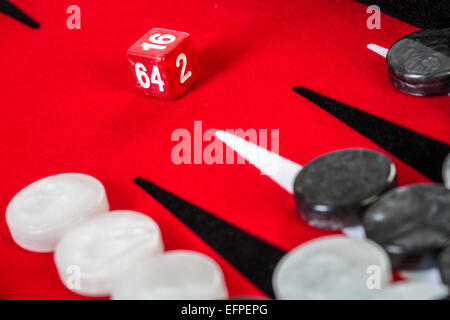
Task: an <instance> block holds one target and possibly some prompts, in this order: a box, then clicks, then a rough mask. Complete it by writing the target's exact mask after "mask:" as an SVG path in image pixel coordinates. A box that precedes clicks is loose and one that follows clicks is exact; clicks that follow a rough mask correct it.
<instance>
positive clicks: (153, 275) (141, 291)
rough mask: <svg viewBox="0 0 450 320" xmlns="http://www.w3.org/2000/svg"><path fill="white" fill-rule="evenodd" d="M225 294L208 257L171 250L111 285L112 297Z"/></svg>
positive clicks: (211, 296)
mask: <svg viewBox="0 0 450 320" xmlns="http://www.w3.org/2000/svg"><path fill="white" fill-rule="evenodd" d="M227 296H228V294H227V289H226V286H225V282H224V278H223V274H222V270H221V269H220V267H219V265H218V264H217V263H216V262H215V261H214V260H213V259H211V258H210V257H208V256H205V255H203V254H201V253H197V252H193V251H184V250H175V251H169V252H167V253H165V254H163V255H160V256H157V257H154V258H152V259H149V260H147V261H146V262H145V263H143V264H141V265H139V266H136V268H133V269H132V270H130V271H129V272H128V273H127V274H126V275H125V276H124V277H123V278H122V280H121V281H120V282H119V283H118V284H117V286H116V287H115V288H114V291H113V295H112V298H113V299H115V300H129V299H136V300H173V299H189V300H203V299H205V300H211V299H226V298H227Z"/></svg>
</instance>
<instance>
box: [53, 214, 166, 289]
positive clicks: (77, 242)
mask: <svg viewBox="0 0 450 320" xmlns="http://www.w3.org/2000/svg"><path fill="white" fill-rule="evenodd" d="M162 251H163V243H162V239H161V233H160V230H159V227H158V225H157V224H156V222H155V221H154V220H153V219H151V218H150V217H148V216H147V215H144V214H142V213H139V212H134V211H126V210H117V211H111V212H109V213H103V214H101V215H98V216H96V217H94V218H92V219H90V220H88V221H87V222H85V223H83V224H81V225H79V226H78V227H76V228H74V229H72V230H71V231H70V232H68V233H67V234H65V235H64V236H63V237H62V238H61V241H60V242H59V243H58V245H57V247H56V250H55V257H54V258H55V263H56V266H57V269H58V273H59V276H60V278H61V280H62V281H63V282H64V284H65V285H66V286H67V287H68V288H69V289H71V290H73V291H75V292H77V293H80V294H83V295H88V296H106V295H109V294H110V293H111V292H112V289H113V286H114V285H115V283H116V281H117V280H118V279H119V278H120V277H121V276H122V275H123V274H124V273H126V272H127V270H128V269H130V268H131V267H133V266H135V265H136V264H139V263H140V262H141V261H143V260H145V259H146V258H149V257H152V256H154V255H157V254H160V253H162ZM77 272H78V273H79V279H78V280H79V281H77V278H76V277H77V274H76V273H77Z"/></svg>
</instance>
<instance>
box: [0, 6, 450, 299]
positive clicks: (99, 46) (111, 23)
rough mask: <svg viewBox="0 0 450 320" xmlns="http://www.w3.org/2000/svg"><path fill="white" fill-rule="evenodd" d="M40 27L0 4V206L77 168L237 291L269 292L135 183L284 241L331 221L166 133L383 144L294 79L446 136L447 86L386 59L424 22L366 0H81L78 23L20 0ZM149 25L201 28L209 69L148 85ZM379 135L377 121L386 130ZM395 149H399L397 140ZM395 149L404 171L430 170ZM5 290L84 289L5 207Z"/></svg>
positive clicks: (195, 33)
mask: <svg viewBox="0 0 450 320" xmlns="http://www.w3.org/2000/svg"><path fill="white" fill-rule="evenodd" d="M14 4H16V5H17V6H18V7H20V8H22V9H23V10H24V11H25V12H26V13H27V14H29V15H30V16H32V17H33V18H34V19H36V20H37V21H38V22H39V23H40V24H41V27H40V28H39V29H32V28H30V27H28V26H26V25H24V24H22V23H20V22H18V21H16V20H14V19H12V18H10V17H8V16H6V15H0V30H1V32H0V88H1V89H0V147H1V150H2V157H1V158H2V159H1V161H0V178H1V181H2V183H1V184H0V206H1V207H0V211H1V212H5V209H6V206H7V204H8V202H9V201H10V199H11V198H12V197H13V196H14V194H16V193H17V192H18V191H19V190H20V189H21V188H23V187H25V186H26V185H28V184H29V183H31V182H33V181H35V180H37V179H39V178H42V177H45V176H48V175H51V174H56V173H62V172H82V173H87V174H91V175H93V176H95V177H96V178H98V179H99V180H100V181H102V182H103V183H104V185H105V188H106V191H107V194H108V197H109V200H110V205H111V208H112V209H131V210H137V211H141V212H144V213H146V214H148V215H150V216H151V217H152V218H154V219H155V220H156V221H157V222H158V224H159V225H160V228H161V230H162V235H163V238H164V243H165V247H166V249H168V250H171V249H190V250H196V251H200V252H203V253H206V254H207V255H209V256H211V257H212V258H214V259H215V260H216V261H217V262H218V263H219V264H220V265H221V267H222V268H223V271H224V274H225V278H226V283H227V286H228V290H229V293H230V295H263V293H262V292H261V291H260V290H259V289H258V288H257V287H256V286H255V285H254V284H253V283H252V282H251V281H249V280H248V279H247V278H246V277H245V276H243V275H242V274H241V273H240V272H239V271H238V270H237V269H236V268H234V267H233V266H232V265H231V264H229V263H228V262H227V261H226V260H225V259H224V258H223V257H221V256H220V255H219V254H218V253H217V252H215V251H214V250H213V249H212V248H211V247H210V246H208V245H207V244H206V243H205V242H204V241H203V240H202V239H201V238H200V237H198V236H197V235H196V234H195V233H194V232H192V231H191V230H190V229H189V228H188V227H187V226H185V225H184V224H183V223H181V222H180V221H178V220H177V219H176V218H175V217H174V216H173V215H172V214H171V213H170V212H169V211H168V210H167V209H165V208H164V207H163V206H162V205H161V204H159V203H158V202H157V201H156V200H154V199H152V198H151V197H150V196H149V195H148V194H146V193H145V192H144V191H143V190H142V189H141V188H139V187H138V186H136V184H135V183H134V182H133V178H135V177H138V176H140V177H145V178H146V179H149V180H151V181H152V182H154V183H156V184H157V185H159V186H160V187H162V188H164V189H166V190H168V191H170V192H172V193H174V194H176V195H178V196H179V197H182V198H183V199H185V200H187V201H189V202H191V203H193V204H195V205H197V206H199V207H201V208H203V209H205V210H207V211H209V212H211V213H214V214H215V215H217V216H218V217H220V218H222V219H223V220H225V221H228V222H230V223H232V224H233V225H235V226H238V227H239V228H241V229H243V230H245V231H247V232H249V233H251V234H252V235H254V236H257V237H259V238H261V239H264V240H265V241H267V242H268V243H271V244H273V245H274V246H277V247H279V248H281V249H284V250H288V249H291V248H293V247H295V246H297V245H298V244H300V243H302V242H304V241H307V240H309V239H313V238H316V237H320V236H323V235H327V234H331V232H327V231H322V230H318V229H315V228H312V227H310V226H308V225H307V224H306V223H305V222H303V221H302V220H301V219H300V217H299V215H298V213H297V212H296V209H295V203H294V200H293V197H292V195H290V194H289V193H287V192H286V191H285V190H283V189H282V188H280V187H279V186H278V185H277V184H276V183H274V182H273V181H272V180H271V179H269V178H268V177H266V176H263V175H261V174H260V172H259V171H258V170H257V169H256V168H255V167H253V166H252V165H250V164H248V163H247V164H244V165H238V164H235V165H225V164H224V165H207V164H198V165H194V164H192V165H175V164H174V163H173V162H172V160H171V151H172V148H173V147H174V146H175V144H176V142H173V141H171V135H172V132H173V131H174V130H176V129H178V128H186V129H188V130H189V131H190V132H193V125H194V121H195V120H199V121H202V125H203V130H206V129H209V128H217V129H237V128H242V129H244V130H246V129H249V128H255V129H279V134H280V138H279V144H280V147H279V152H280V154H281V155H282V156H284V157H286V158H288V159H291V160H293V161H295V162H298V163H300V164H305V163H306V162H307V161H308V160H310V159H312V158H314V157H316V156H318V155H320V154H322V153H325V152H328V151H331V150H336V149H340V148H346V147H366V148H371V149H374V150H378V151H381V152H383V153H386V154H388V153H387V152H386V151H385V150H383V149H382V148H381V147H380V146H378V145H376V144H375V143H373V142H372V141H370V140H369V139H368V138H366V137H364V136H362V135H361V134H359V133H358V132H356V131H355V130H353V129H352V128H350V127H349V126H347V125H346V124H344V123H342V122H341V121H339V120H338V119H336V118H335V117H333V116H331V115H330V114H329V113H327V112H325V111H324V110H322V109H321V108H318V107H317V106H316V105H315V104H313V103H312V102H310V101H308V100H307V99H305V98H303V97H301V96H300V95H298V94H297V93H295V92H294V90H293V88H294V87H296V86H302V87H306V88H309V89H311V90H313V91H315V92H318V93H321V94H323V95H326V96H328V97H330V98H333V99H335V100H338V101H340V102H343V103H346V104H349V105H351V106H353V107H355V108H357V109H359V110H363V111H365V112H367V113H370V114H372V115H375V116H378V117H380V118H383V119H386V120H389V121H391V122H393V123H395V124H399V125H401V126H403V127H406V128H408V129H411V130H413V131H415V132H418V133H420V134H422V135H426V136H429V137H431V138H434V139H436V140H439V141H441V142H444V143H447V144H449V143H450V100H449V97H448V96H441V97H430V98H418V97H413V96H408V95H406V94H403V93H401V92H399V91H398V90H396V89H395V88H394V87H393V86H392V85H391V84H390V82H389V80H388V78H387V70H386V63H385V59H384V58H383V57H381V56H380V55H378V54H375V53H374V52H373V51H370V50H368V49H367V44H369V43H374V44H377V45H380V46H382V47H385V48H389V47H390V45H392V43H394V42H395V41H396V40H397V39H398V38H400V37H402V36H404V35H406V34H408V33H410V32H413V31H415V30H417V28H416V27H414V26H412V25H410V24H407V23H405V22H402V21H400V20H397V19H395V18H393V17H390V16H387V15H384V14H382V28H381V29H380V30H369V29H368V28H367V27H366V19H367V16H368V15H367V13H366V8H367V7H366V6H365V5H363V4H361V3H358V2H354V1H351V0H334V1H331V0H329V1H326V0H317V1H290V0H288V1H283V2H279V1H257V0H251V1H245V2H243V1H222V0H219V1H198V0H192V1H189V2H186V1H125V2H124V1H103V0H99V1H87V0H79V1H77V3H76V4H77V5H78V6H79V7H80V9H81V29H80V30H69V29H68V28H67V27H66V19H67V17H68V16H69V15H68V14H67V13H66V9H67V7H68V6H69V5H71V4H72V3H71V2H67V1H49V0H44V1H39V2H38V1H29V0H14ZM153 27H163V28H168V29H174V30H180V31H185V32H188V33H189V34H191V35H192V37H193V40H194V43H195V46H196V50H197V53H198V58H199V65H200V69H201V75H200V79H199V80H198V81H197V83H196V84H195V85H194V86H193V87H192V88H190V89H189V91H187V92H186V94H184V95H183V96H182V97H181V98H180V99H178V100H175V101H163V100H157V99H153V98H150V97H145V96H141V95H138V94H137V92H136V91H135V88H134V79H133V74H131V72H130V69H129V65H128V61H127V58H126V51H127V49H128V48H129V47H130V46H131V45H132V44H133V43H134V42H136V40H137V39H139V38H140V37H141V36H142V35H143V34H145V33H146V32H147V31H149V30H150V29H151V28H153ZM380 134H382V133H380ZM388 155H389V154H388ZM389 156H390V157H391V158H393V159H394V161H395V163H396V165H397V168H398V176H399V183H400V184H405V183H411V182H419V181H429V180H428V179H427V178H426V177H425V176H424V175H422V174H421V173H419V172H417V171H416V170H415V169H413V168H411V167H410V166H408V165H406V164H405V163H403V162H402V161H400V160H399V159H397V158H395V157H393V156H392V155H389ZM0 253H1V259H2V263H0V297H1V298H3V299H36V298H38V299H83V298H85V297H82V296H79V295H76V294H74V293H72V292H70V291H69V290H68V289H66V288H65V287H64V285H63V284H62V283H61V281H60V280H59V278H58V275H57V272H56V268H55V265H54V262H53V257H52V254H39V253H32V252H28V251H25V250H23V249H21V248H20V247H18V246H17V245H16V244H15V243H14V241H13V240H12V238H11V235H10V233H9V231H8V228H7V226H6V223H5V219H4V215H1V217H0Z"/></svg>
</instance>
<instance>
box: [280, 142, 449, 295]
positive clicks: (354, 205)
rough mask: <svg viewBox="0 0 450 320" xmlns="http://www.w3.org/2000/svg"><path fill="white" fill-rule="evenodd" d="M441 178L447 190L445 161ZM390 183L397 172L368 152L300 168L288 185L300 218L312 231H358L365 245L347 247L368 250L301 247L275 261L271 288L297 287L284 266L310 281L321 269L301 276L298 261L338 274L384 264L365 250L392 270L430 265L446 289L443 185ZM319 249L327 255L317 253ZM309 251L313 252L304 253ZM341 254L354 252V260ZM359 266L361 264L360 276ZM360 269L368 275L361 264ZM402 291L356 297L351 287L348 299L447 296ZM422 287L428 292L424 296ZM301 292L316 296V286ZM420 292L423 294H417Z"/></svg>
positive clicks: (346, 152)
mask: <svg viewBox="0 0 450 320" xmlns="http://www.w3.org/2000/svg"><path fill="white" fill-rule="evenodd" d="M442 171H443V180H444V182H445V183H446V184H447V187H449V184H450V157H448V158H447V160H446V161H445V163H444V164H443V170H442ZM396 177H397V170H396V167H395V165H394V163H393V162H392V160H391V159H389V158H388V157H387V156H385V155H383V154H381V153H379V152H376V151H372V150H368V149H343V150H339V151H334V152H330V153H327V154H324V155H322V156H319V157H317V158H315V159H313V160H311V161H310V162H308V163H307V164H306V165H305V166H304V168H303V169H302V170H301V171H300V172H299V174H298V176H297V177H296V179H295V182H294V195H295V198H296V202H297V206H298V210H299V213H300V216H301V217H302V218H303V219H304V220H305V221H306V222H307V223H308V224H310V225H312V226H314V227H318V228H322V229H327V230H341V229H344V233H345V228H347V227H351V226H355V225H358V224H359V225H361V224H362V226H363V228H364V230H365V233H366V236H367V238H368V239H367V240H361V239H359V240H355V241H365V242H370V243H371V245H369V247H370V246H372V249H367V248H366V249H364V247H363V245H362V244H357V243H353V244H351V243H350V242H349V243H346V242H342V241H341V242H342V245H341V246H336V245H334V246H335V248H334V249H330V243H333V241H337V240H333V239H330V240H332V241H327V242H323V243H322V244H321V245H320V246H319V245H317V244H313V243H310V244H309V243H306V244H302V245H300V246H299V247H298V248H296V249H294V250H293V251H292V252H291V253H289V254H288V255H290V256H291V257H290V258H289V257H286V258H285V259H283V260H285V261H283V260H282V261H281V262H280V265H279V266H278V267H277V269H276V272H275V276H274V287H275V288H276V287H277V286H278V287H279V286H280V283H283V281H284V282H286V283H289V284H292V283H300V280H299V279H300V278H301V276H300V275H299V274H296V273H295V272H294V271H293V270H299V267H298V266H297V267H292V266H293V265H295V263H294V262H293V261H297V260H298V265H300V264H302V268H300V269H302V270H304V271H303V272H304V273H305V272H309V273H311V274H310V278H314V277H315V275H314V270H317V269H320V268H322V267H323V266H322V267H319V266H313V267H312V268H311V269H308V267H307V266H305V265H304V263H305V262H306V260H309V261H313V260H314V261H317V263H318V264H319V263H321V264H322V265H323V264H327V265H331V264H334V265H336V264H341V270H344V269H349V268H350V267H351V268H354V266H355V265H358V261H361V262H362V261H363V260H365V261H366V262H364V263H366V264H367V263H368V261H377V259H378V260H379V261H384V260H383V257H381V256H378V258H377V257H376V256H377V252H378V251H377V250H376V249H374V248H373V246H377V247H378V248H381V249H382V250H381V251H384V253H385V254H386V256H387V257H388V258H389V259H388V261H389V263H390V265H391V266H392V267H393V268H394V269H401V270H423V269H426V268H430V267H432V266H435V265H437V266H438V267H439V270H440V273H441V276H442V281H443V282H444V283H445V284H446V285H450V190H449V189H447V188H446V187H445V185H442V184H433V183H418V184H412V185H406V186H402V187H395V185H396ZM352 240H354V239H352ZM327 243H328V244H327ZM325 245H326V246H327V248H328V249H330V250H328V249H325V248H324V247H325ZM365 245H367V243H366V244H365ZM315 247H316V248H320V249H319V250H322V253H321V254H319V253H318V252H319V251H314V250H316V249H314V250H313V248H315ZM346 248H347V249H346ZM358 250H359V254H357V253H358ZM370 250H372V251H373V252H372V253H371V255H372V256H366V257H363V255H364V252H369V251H370ZM313 251H314V252H315V253H312V252H313ZM340 251H342V252H340ZM349 251H353V252H355V253H354V256H352V253H351V252H349ZM296 252H298V253H296ZM300 252H301V254H300ZM338 252H340V253H339V255H338V254H337V253H338ZM346 255H349V258H348V259H347V260H346V262H343V261H342V259H344V260H345V257H346ZM350 256H351V257H350ZM294 257H295V258H294ZM301 257H304V259H303V260H302V259H301ZM333 257H334V258H333ZM286 260H288V261H286ZM364 263H362V265H361V268H360V269H361V270H360V271H361V272H362V270H363V269H362V266H365V264H364ZM367 267H368V268H370V266H369V265H368V266H367ZM379 267H380V266H379ZM382 267H383V268H384V267H385V266H382ZM389 268H390V267H389ZM365 269H367V268H364V272H365V271H367V273H369V271H368V269H367V270H365ZM355 270H356V269H355ZM355 272H357V271H355ZM367 273H366V274H367ZM275 277H276V279H275ZM317 278H318V279H320V280H319V282H322V283H321V284H317V286H319V287H320V286H321V285H323V286H324V287H323V288H326V285H325V284H324V282H326V281H327V280H326V279H325V278H326V277H325V276H321V277H319V276H318V277H317ZM366 278H367V277H366ZM384 280H386V279H384ZM301 281H303V282H302V283H303V285H305V283H307V282H308V281H304V279H303V280H301ZM333 281H335V282H334V283H335V284H336V283H338V281H337V282H336V280H333ZM389 282H390V279H388V281H386V282H385V285H388V286H389ZM381 283H383V281H381ZM402 285H403V287H398V286H397V287H395V288H391V287H389V290H388V291H384V293H383V294H378V295H367V296H364V295H365V293H364V292H363V291H361V288H359V287H358V286H355V288H359V289H358V290H357V289H355V288H354V289H353V292H357V293H358V294H359V295H360V296H359V298H370V299H372V298H373V299H377V298H383V297H390V298H392V297H394V298H395V297H398V298H408V297H411V295H412V296H414V297H415V298H419V299H420V298H445V296H446V294H445V293H447V294H448V289H446V290H444V291H443V289H442V287H443V285H442V284H436V286H437V287H436V286H435V287H433V286H432V285H431V284H429V283H427V284H423V283H422V284H420V285H419V286H417V284H414V283H408V282H406V284H405V283H403V284H402ZM422 285H426V286H428V287H427V289H424V288H423V287H422ZM414 286H416V287H417V290H419V291H420V292H421V293H422V296H421V295H420V294H419V296H417V292H415V293H414V292H413V291H414V290H413V289H412V288H413V287H414ZM347 287H351V286H347ZM444 287H445V286H444ZM283 288H286V287H285V286H284V287H283ZM292 288H295V286H292ZM283 290H284V291H283ZM283 290H278V291H279V292H282V294H281V295H282V297H281V298H304V296H303V295H300V296H298V295H296V292H297V291H296V290H294V289H293V290H291V291H287V290H286V289H283ZM308 290H310V292H314V290H316V291H320V290H318V289H317V287H314V288H313V289H312V288H308ZM311 290H312V291H311ZM344 290H345V289H344ZM347 290H348V289H347ZM427 290H428V292H430V294H429V295H425V294H423V293H424V291H427ZM276 291H277V290H276ZM375 291H376V290H375ZM303 292H304V291H303ZM438 293H440V294H438ZM347 295H348V296H349V297H351V298H356V299H358V296H355V294H354V293H352V294H350V293H348V292H347ZM343 296H345V294H343V295H342V297H343ZM320 297H322V298H323V296H320ZM336 297H337V298H339V296H336ZM309 298H311V297H309ZM312 298H314V297H312Z"/></svg>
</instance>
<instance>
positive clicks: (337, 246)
mask: <svg viewBox="0 0 450 320" xmlns="http://www.w3.org/2000/svg"><path fill="white" fill-rule="evenodd" d="M374 269H376V271H374ZM375 274H377V275H378V276H379V277H378V279H379V282H375V285H376V283H379V285H380V288H383V287H385V286H386V285H388V284H389V282H390V281H391V265H390V261H389V257H388V256H387V254H386V253H385V251H384V250H383V249H382V248H381V247H380V246H379V245H377V244H376V243H374V242H372V241H370V240H361V239H351V238H347V237H344V236H327V237H322V238H319V239H315V240H312V241H308V242H306V243H304V244H302V245H300V246H298V247H297V248H295V249H293V250H292V251H290V252H289V253H288V254H287V255H286V256H284V257H283V258H282V259H281V261H280V262H279V263H278V265H277V266H276V268H275V272H274V275H273V287H274V291H275V295H276V297H277V298H278V299H287V300H292V299H324V300H329V299H340V300H341V299H342V300H343V299H369V298H370V297H371V295H372V294H373V291H374V288H373V283H374V282H372V280H373V279H374V278H373V276H375ZM368 283H369V284H368Z"/></svg>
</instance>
